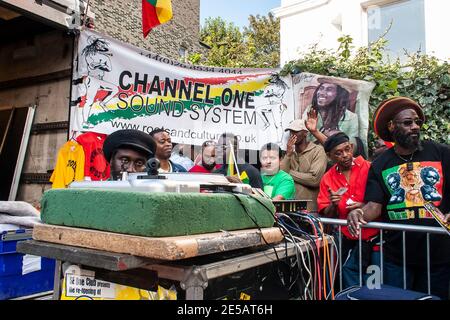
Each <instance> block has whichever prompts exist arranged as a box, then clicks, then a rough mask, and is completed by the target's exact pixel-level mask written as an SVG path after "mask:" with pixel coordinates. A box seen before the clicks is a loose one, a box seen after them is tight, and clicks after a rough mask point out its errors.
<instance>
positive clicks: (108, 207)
mask: <svg viewBox="0 0 450 320" xmlns="http://www.w3.org/2000/svg"><path fill="white" fill-rule="evenodd" d="M258 200H259V201H257V200H255V199H254V198H253V197H251V196H245V195H232V194H223V193H220V194H219V193H217V194H200V193H140V192H123V191H112V190H99V189H55V190H49V191H47V192H45V194H44V196H43V198H42V203H41V205H42V211H41V219H42V221H44V222H45V223H47V224H53V225H62V226H69V227H80V228H88V229H97V230H103V231H110V232H117V233H124V234H132V235H140V236H148V237H166V236H181V235H190V234H201V233H210V232H216V231H220V230H239V229H250V228H257V227H261V228H263V227H264V228H265V227H271V226H273V223H274V218H273V215H272V214H273V213H274V212H275V208H274V206H273V204H272V202H271V201H270V200H268V199H264V198H260V197H259V198H258ZM260 202H262V203H263V204H264V205H262V204H261V203H260ZM244 206H245V207H246V208H247V211H248V212H249V213H250V215H251V217H252V219H253V220H255V221H256V224H257V225H258V226H256V225H255V223H254V222H253V221H252V219H251V218H250V217H249V215H248V214H247V213H246V211H245V209H244ZM269 210H271V212H269Z"/></svg>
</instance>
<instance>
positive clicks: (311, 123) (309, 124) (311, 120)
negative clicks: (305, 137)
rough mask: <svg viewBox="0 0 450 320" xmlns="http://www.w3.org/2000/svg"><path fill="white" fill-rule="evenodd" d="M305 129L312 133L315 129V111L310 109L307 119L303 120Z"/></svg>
mask: <svg viewBox="0 0 450 320" xmlns="http://www.w3.org/2000/svg"><path fill="white" fill-rule="evenodd" d="M305 126H306V129H308V131H309V132H311V133H314V132H316V131H317V111H316V110H314V109H312V108H311V110H309V112H308V119H306V120H305Z"/></svg>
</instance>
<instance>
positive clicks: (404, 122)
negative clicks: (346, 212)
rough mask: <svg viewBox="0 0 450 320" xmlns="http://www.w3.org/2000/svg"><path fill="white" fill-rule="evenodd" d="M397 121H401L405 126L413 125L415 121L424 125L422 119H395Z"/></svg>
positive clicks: (419, 124)
mask: <svg viewBox="0 0 450 320" xmlns="http://www.w3.org/2000/svg"><path fill="white" fill-rule="evenodd" d="M395 122H396V123H401V124H402V125H404V126H405V127H411V126H412V124H413V122H415V123H416V124H417V125H418V126H419V127H421V126H422V125H423V120H422V119H414V120H403V121H395Z"/></svg>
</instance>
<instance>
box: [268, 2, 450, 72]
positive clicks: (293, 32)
mask: <svg viewBox="0 0 450 320" xmlns="http://www.w3.org/2000/svg"><path fill="white" fill-rule="evenodd" d="M272 12H273V13H274V14H275V16H277V17H279V18H280V23H281V26H280V35H281V37H280V42H281V44H280V47H281V65H284V64H285V63H286V62H288V61H291V60H295V59H298V58H300V56H301V52H302V51H307V49H308V48H309V47H310V46H311V45H313V44H318V46H319V47H320V48H327V49H337V48H338V45H339V43H338V41H337V39H338V38H339V37H340V36H342V35H350V36H351V37H352V38H353V44H354V45H355V46H356V47H360V46H367V45H368V44H369V43H370V42H371V41H373V40H376V39H378V38H379V36H380V35H382V34H384V33H385V31H386V29H387V28H388V27H389V25H390V24H391V22H392V26H391V28H390V31H389V32H388V33H387V35H386V36H385V38H387V39H388V40H389V43H388V50H389V54H390V56H394V57H396V56H400V57H401V56H402V55H403V52H404V50H403V49H406V50H408V51H409V52H415V51H418V50H420V51H421V52H425V53H427V54H430V55H434V56H436V57H438V58H439V59H442V60H448V59H449V58H450V36H449V32H450V19H449V13H450V1H448V0H400V1H399V0H369V1H367V0H281V7H279V8H275V9H273V10H272Z"/></svg>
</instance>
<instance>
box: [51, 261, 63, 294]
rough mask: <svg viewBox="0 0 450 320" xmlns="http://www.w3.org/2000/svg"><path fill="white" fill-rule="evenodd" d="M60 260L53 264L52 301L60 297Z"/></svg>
mask: <svg viewBox="0 0 450 320" xmlns="http://www.w3.org/2000/svg"><path fill="white" fill-rule="evenodd" d="M61 279H62V277H61V260H56V262H55V276H54V278H53V281H54V282H53V300H59V298H60V297H61Z"/></svg>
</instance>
